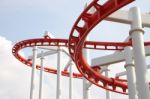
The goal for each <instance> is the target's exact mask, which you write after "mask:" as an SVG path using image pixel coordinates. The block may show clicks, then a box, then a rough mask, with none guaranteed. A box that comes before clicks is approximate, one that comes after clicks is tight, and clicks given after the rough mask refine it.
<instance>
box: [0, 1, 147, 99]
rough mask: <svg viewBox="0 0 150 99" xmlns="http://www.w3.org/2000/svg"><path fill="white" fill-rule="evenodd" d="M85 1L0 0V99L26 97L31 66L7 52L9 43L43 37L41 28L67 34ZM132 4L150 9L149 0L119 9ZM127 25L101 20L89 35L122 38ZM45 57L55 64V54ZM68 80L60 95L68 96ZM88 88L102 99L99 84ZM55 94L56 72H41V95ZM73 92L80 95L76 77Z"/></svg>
mask: <svg viewBox="0 0 150 99" xmlns="http://www.w3.org/2000/svg"><path fill="white" fill-rule="evenodd" d="M104 1H106V0H104ZM89 2H91V0H61V1H60V0H0V59H1V61H0V99H29V90H30V89H29V88H30V75H31V68H29V67H27V66H25V65H23V64H22V63H20V62H19V61H18V60H17V59H15V58H14V56H13V55H12V53H11V49H12V47H13V45H14V44H15V43H16V42H19V41H21V40H25V39H30V38H39V37H43V34H44V32H45V31H49V32H50V33H52V34H53V35H54V36H55V37H56V38H68V37H69V33H70V31H71V28H72V26H73V24H74V22H75V20H76V19H77V17H78V16H79V15H80V13H81V12H82V11H83V9H84V6H85V4H86V3H89ZM134 6H138V7H140V8H141V11H142V12H143V13H149V12H150V1H149V0H136V1H135V2H134V3H132V4H130V5H128V6H126V7H124V8H122V10H129V8H131V7H134ZM129 29H130V26H128V25H124V24H119V23H114V22H107V21H103V22H102V23H100V24H98V25H97V26H96V27H95V28H94V29H93V30H92V31H91V34H90V35H89V39H90V40H95V41H123V40H124V39H125V38H126V37H127V36H128V32H129ZM144 30H145V34H144V35H145V36H144V40H145V41H149V36H150V34H149V32H150V29H148V28H144ZM106 33H107V34H106ZM108 33H109V35H108ZM29 51H30V52H29ZM90 52H91V53H90V58H95V57H99V56H104V55H108V54H110V53H112V52H107V51H93V50H92V51H90ZM21 53H22V54H23V55H25V56H27V54H31V49H30V50H28V49H27V50H24V51H22V52H21ZM26 53H27V54H26ZM45 61H46V62H45V65H47V64H48V65H51V66H54V67H55V66H56V56H55V55H53V56H51V57H49V58H48V59H47V60H45ZM66 61H68V58H67V56H65V55H63V60H62V64H66ZM147 63H149V61H147ZM121 65H122V64H121ZM111 67H112V66H111ZM112 69H113V70H112V71H116V69H117V71H121V70H124V68H123V65H122V66H120V64H116V65H115V66H113V67H112ZM38 77H39V71H36V83H35V88H34V91H35V96H34V97H35V99H37V98H38V84H39V83H38V81H39V78H38ZM68 81H69V80H68V78H66V77H63V79H62V99H69V98H68ZM90 92H91V94H90V97H91V98H92V99H99V98H101V99H105V91H104V90H103V89H101V88H98V87H96V86H94V85H92V87H91V88H90ZM55 96H56V75H54V74H48V73H44V82H43V99H49V98H51V99H55ZM73 96H74V98H73V99H76V98H77V99H82V80H80V79H74V92H73ZM120 98H122V99H128V97H127V96H124V95H120V94H115V93H112V99H120Z"/></svg>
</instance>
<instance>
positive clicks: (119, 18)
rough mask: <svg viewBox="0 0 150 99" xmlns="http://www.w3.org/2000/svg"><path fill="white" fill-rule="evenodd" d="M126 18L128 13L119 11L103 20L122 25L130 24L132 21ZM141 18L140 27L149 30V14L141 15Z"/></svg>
mask: <svg viewBox="0 0 150 99" xmlns="http://www.w3.org/2000/svg"><path fill="white" fill-rule="evenodd" d="M128 16H129V11H122V10H119V11H116V12H114V13H113V14H111V15H110V16H109V17H107V18H106V19H105V20H107V21H113V22H118V23H124V24H131V22H132V21H131V20H130V19H129V18H128ZM141 17H142V26H143V27H148V28H150V14H149V13H145V14H141Z"/></svg>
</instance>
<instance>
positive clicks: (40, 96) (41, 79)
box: [39, 51, 44, 99]
mask: <svg viewBox="0 0 150 99" xmlns="http://www.w3.org/2000/svg"><path fill="white" fill-rule="evenodd" d="M41 53H42V56H41V58H40V59H41V69H40V83H39V99H42V81H43V70H44V67H43V60H44V57H43V51H42V52H41Z"/></svg>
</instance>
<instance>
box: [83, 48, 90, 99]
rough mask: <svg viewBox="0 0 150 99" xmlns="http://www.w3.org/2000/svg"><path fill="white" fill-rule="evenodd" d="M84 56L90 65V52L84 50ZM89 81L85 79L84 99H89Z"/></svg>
mask: <svg viewBox="0 0 150 99" xmlns="http://www.w3.org/2000/svg"><path fill="white" fill-rule="evenodd" d="M83 54H84V57H85V58H86V60H87V62H88V63H89V64H90V60H89V50H88V49H83ZM89 83H90V82H89V81H88V80H86V79H85V78H83V99H89V97H90V96H89V93H90V90H89Z"/></svg>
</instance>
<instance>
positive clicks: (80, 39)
mask: <svg viewBox="0 0 150 99" xmlns="http://www.w3.org/2000/svg"><path fill="white" fill-rule="evenodd" d="M132 1H134V0H108V1H107V2H106V3H105V4H103V5H100V4H98V0H93V2H92V3H91V4H90V5H88V7H87V8H86V9H85V10H84V11H83V12H82V13H81V15H80V16H79V17H78V19H77V21H76V22H75V24H74V26H73V28H72V30H71V34H70V37H69V52H70V55H71V57H72V59H73V60H74V62H75V64H76V66H77V68H78V70H79V72H80V73H81V74H82V75H83V76H84V77H85V78H86V79H87V80H89V81H90V82H92V83H93V84H95V85H97V86H99V87H102V88H105V89H107V90H110V91H114V92H118V93H122V94H126V90H127V84H125V83H122V82H120V81H117V80H115V79H114V78H107V77H105V76H103V75H101V74H99V73H98V72H96V71H94V70H93V69H92V68H91V67H90V66H89V65H88V64H87V62H86V60H85V58H84V57H83V55H82V48H83V46H84V42H85V39H86V37H87V35H88V34H89V32H90V31H91V30H92V29H93V28H94V27H95V26H96V25H97V24H98V23H99V22H101V21H102V20H103V19H104V18H106V17H107V16H109V15H110V14H111V13H113V12H115V11H116V10H118V9H119V8H121V7H123V6H125V5H127V4H129V3H130V2H132ZM92 7H94V8H95V9H96V10H95V12H94V13H93V14H91V13H88V11H89V10H90V9H91V8H92ZM80 21H84V26H83V27H80V26H79V23H80ZM76 31H77V32H76ZM117 87H119V88H121V89H122V90H118V88H117Z"/></svg>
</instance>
